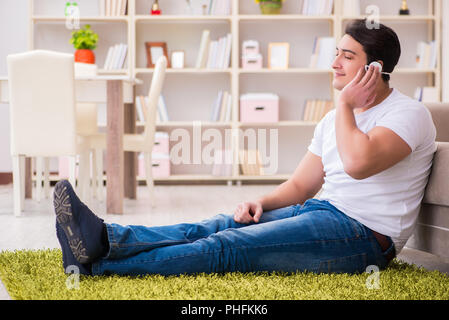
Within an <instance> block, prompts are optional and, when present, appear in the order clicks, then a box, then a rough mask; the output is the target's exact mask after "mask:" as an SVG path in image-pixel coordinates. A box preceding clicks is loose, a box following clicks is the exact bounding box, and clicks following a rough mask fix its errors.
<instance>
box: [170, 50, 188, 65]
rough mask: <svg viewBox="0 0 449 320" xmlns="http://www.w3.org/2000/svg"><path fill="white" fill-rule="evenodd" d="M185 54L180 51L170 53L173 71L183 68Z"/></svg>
mask: <svg viewBox="0 0 449 320" xmlns="http://www.w3.org/2000/svg"><path fill="white" fill-rule="evenodd" d="M184 57H185V54H184V51H182V50H176V51H172V53H171V59H170V60H171V67H172V68H173V69H183V68H184V60H185V58H184Z"/></svg>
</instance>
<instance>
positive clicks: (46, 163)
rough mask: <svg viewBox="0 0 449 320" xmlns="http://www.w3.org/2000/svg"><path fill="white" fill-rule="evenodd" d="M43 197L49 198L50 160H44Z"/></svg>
mask: <svg viewBox="0 0 449 320" xmlns="http://www.w3.org/2000/svg"><path fill="white" fill-rule="evenodd" d="M44 195H45V198H46V199H48V198H50V158H48V157H46V158H45V159H44Z"/></svg>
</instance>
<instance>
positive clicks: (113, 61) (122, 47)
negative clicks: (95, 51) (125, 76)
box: [103, 43, 128, 70]
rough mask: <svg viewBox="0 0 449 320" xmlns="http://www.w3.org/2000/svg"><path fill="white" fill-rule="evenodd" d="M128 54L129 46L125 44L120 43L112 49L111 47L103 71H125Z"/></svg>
mask: <svg viewBox="0 0 449 320" xmlns="http://www.w3.org/2000/svg"><path fill="white" fill-rule="evenodd" d="M127 54H128V45H127V44H125V43H119V44H116V45H114V46H112V47H109V49H108V53H107V55H106V60H105V62H104V66H103V69H105V70H119V69H123V68H124V67H125V63H126V58H127Z"/></svg>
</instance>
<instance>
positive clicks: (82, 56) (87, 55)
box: [75, 49, 95, 64]
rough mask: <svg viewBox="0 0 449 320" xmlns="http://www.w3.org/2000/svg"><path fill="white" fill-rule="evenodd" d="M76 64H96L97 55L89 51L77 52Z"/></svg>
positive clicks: (80, 50)
mask: <svg viewBox="0 0 449 320" xmlns="http://www.w3.org/2000/svg"><path fill="white" fill-rule="evenodd" d="M75 62H84V63H92V64H94V63H95V54H94V52H93V51H92V50H89V49H78V50H76V51H75Z"/></svg>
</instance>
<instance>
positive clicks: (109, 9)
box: [99, 0, 128, 17]
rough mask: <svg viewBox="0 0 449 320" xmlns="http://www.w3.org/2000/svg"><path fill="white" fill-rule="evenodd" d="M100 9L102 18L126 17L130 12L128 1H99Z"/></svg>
mask: <svg viewBox="0 0 449 320" xmlns="http://www.w3.org/2000/svg"><path fill="white" fill-rule="evenodd" d="M99 8H100V10H99V11H100V16H105V17H116V16H124V15H126V14H127V11H128V10H127V8H128V0H99Z"/></svg>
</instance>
